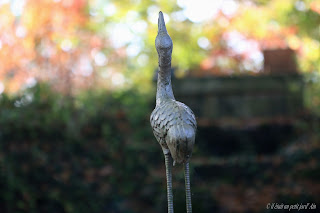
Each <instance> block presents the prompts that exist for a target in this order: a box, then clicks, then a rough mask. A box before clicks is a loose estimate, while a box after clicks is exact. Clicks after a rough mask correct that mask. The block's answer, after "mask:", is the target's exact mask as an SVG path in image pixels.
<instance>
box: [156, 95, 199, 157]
mask: <svg viewBox="0 0 320 213" xmlns="http://www.w3.org/2000/svg"><path fill="white" fill-rule="evenodd" d="M150 123H151V127H152V129H153V134H154V136H155V137H156V139H157V141H158V142H159V144H160V145H161V147H162V149H163V151H164V152H169V151H170V153H171V155H172V157H173V159H174V162H176V163H184V162H187V161H188V160H189V158H190V157H191V153H192V148H193V144H194V140H195V134H196V128H197V123H196V119H195V116H194V114H193V112H192V111H191V109H190V108H189V107H188V106H186V105H185V104H183V103H181V102H178V101H175V100H172V99H167V100H166V101H164V102H162V104H160V105H157V106H156V108H155V109H154V110H153V112H152V113H151V116H150Z"/></svg>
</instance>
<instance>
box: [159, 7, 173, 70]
mask: <svg viewBox="0 0 320 213" xmlns="http://www.w3.org/2000/svg"><path fill="white" fill-rule="evenodd" d="M172 48H173V45H172V40H171V38H170V36H169V34H168V32H167V28H166V24H165V22H164V18H163V14H162V12H161V11H160V12H159V18H158V35H157V37H156V49H157V52H158V56H159V66H160V67H167V66H171V55H172Z"/></svg>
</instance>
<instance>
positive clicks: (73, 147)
mask: <svg viewBox="0 0 320 213" xmlns="http://www.w3.org/2000/svg"><path fill="white" fill-rule="evenodd" d="M149 100H150V97H142V96H141V95H139V94H138V93H137V92H135V91H123V92H118V93H115V94H105V93H103V92H100V93H94V92H92V91H91V92H88V93H87V94H84V95H83V96H80V97H79V98H78V99H76V100H73V99H71V98H68V97H67V96H62V95H57V94H55V93H53V92H52V91H51V90H50V88H49V87H48V86H47V85H43V84H40V85H37V86H36V87H34V88H31V89H29V90H27V91H26V92H25V93H24V94H23V95H20V96H16V97H14V98H10V97H8V96H6V95H2V96H1V102H0V106H1V109H0V114H1V119H0V134H1V135H0V141H1V143H0V150H1V151H0V165H1V179H0V194H1V197H0V207H1V208H2V210H1V212H131V211H129V210H121V209H122V208H124V209H129V208H127V207H126V208H125V207H124V206H126V205H129V204H128V203H127V199H126V197H127V196H133V193H136V192H138V193H136V194H135V195H136V196H137V198H138V197H140V196H143V195H142V194H141V193H139V192H140V191H141V189H142V188H143V187H144V186H143V183H145V182H146V179H147V177H148V176H149V175H148V173H149V170H150V167H149V166H148V164H146V162H148V161H151V162H158V163H159V160H161V155H159V154H157V155H154V153H155V152H157V151H158V147H157V144H156V143H155V141H153V135H152V132H151V131H150V127H149V125H148V116H147V115H148V113H146V112H148V111H150V109H152V108H151V106H150V105H148V103H150V101H149ZM150 141H152V142H150ZM150 143H153V144H150ZM155 156H157V157H155ZM153 186H154V185H153ZM153 190H155V189H153ZM123 202H125V203H123Z"/></svg>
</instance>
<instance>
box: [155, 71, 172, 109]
mask: <svg viewBox="0 0 320 213" xmlns="http://www.w3.org/2000/svg"><path fill="white" fill-rule="evenodd" d="M168 99H173V100H175V98H174V95H173V92H172V86H171V66H166V67H160V66H159V73H158V83H157V101H156V102H157V103H156V104H157V105H159V104H161V103H162V102H163V101H165V100H168Z"/></svg>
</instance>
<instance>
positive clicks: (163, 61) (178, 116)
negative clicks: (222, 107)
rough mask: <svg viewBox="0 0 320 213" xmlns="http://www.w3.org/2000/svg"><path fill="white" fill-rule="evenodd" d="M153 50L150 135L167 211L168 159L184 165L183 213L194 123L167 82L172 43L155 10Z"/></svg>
mask: <svg viewBox="0 0 320 213" xmlns="http://www.w3.org/2000/svg"><path fill="white" fill-rule="evenodd" d="M155 44H156V49H157V52H158V57H159V73H158V83H157V97H156V107H155V109H154V110H153V112H152V114H151V117H150V123H151V127H152V129H153V133H154V136H155V137H156V139H157V141H158V142H159V144H160V146H161V148H162V151H163V153H164V155H165V163H166V175H167V176H166V177H167V193H168V212H169V213H173V195H172V176H171V166H172V162H171V158H173V160H174V162H173V164H175V163H183V164H184V165H185V181H186V200H187V202H186V204H187V212H188V213H191V212H192V206H191V191H190V179H189V159H190V157H191V155H192V149H193V145H194V142H195V135H196V128H197V123H196V119H195V116H194V114H193V112H192V111H191V109H190V108H189V107H188V106H186V105H185V104H183V103H181V102H179V101H176V100H175V98H174V95H173V91H172V85H171V54H172V49H173V44H172V40H171V38H170V36H169V35H168V32H167V29H166V26H165V23H164V19H163V14H162V12H160V13H159V19H158V35H157V37H156V41H155Z"/></svg>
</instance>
